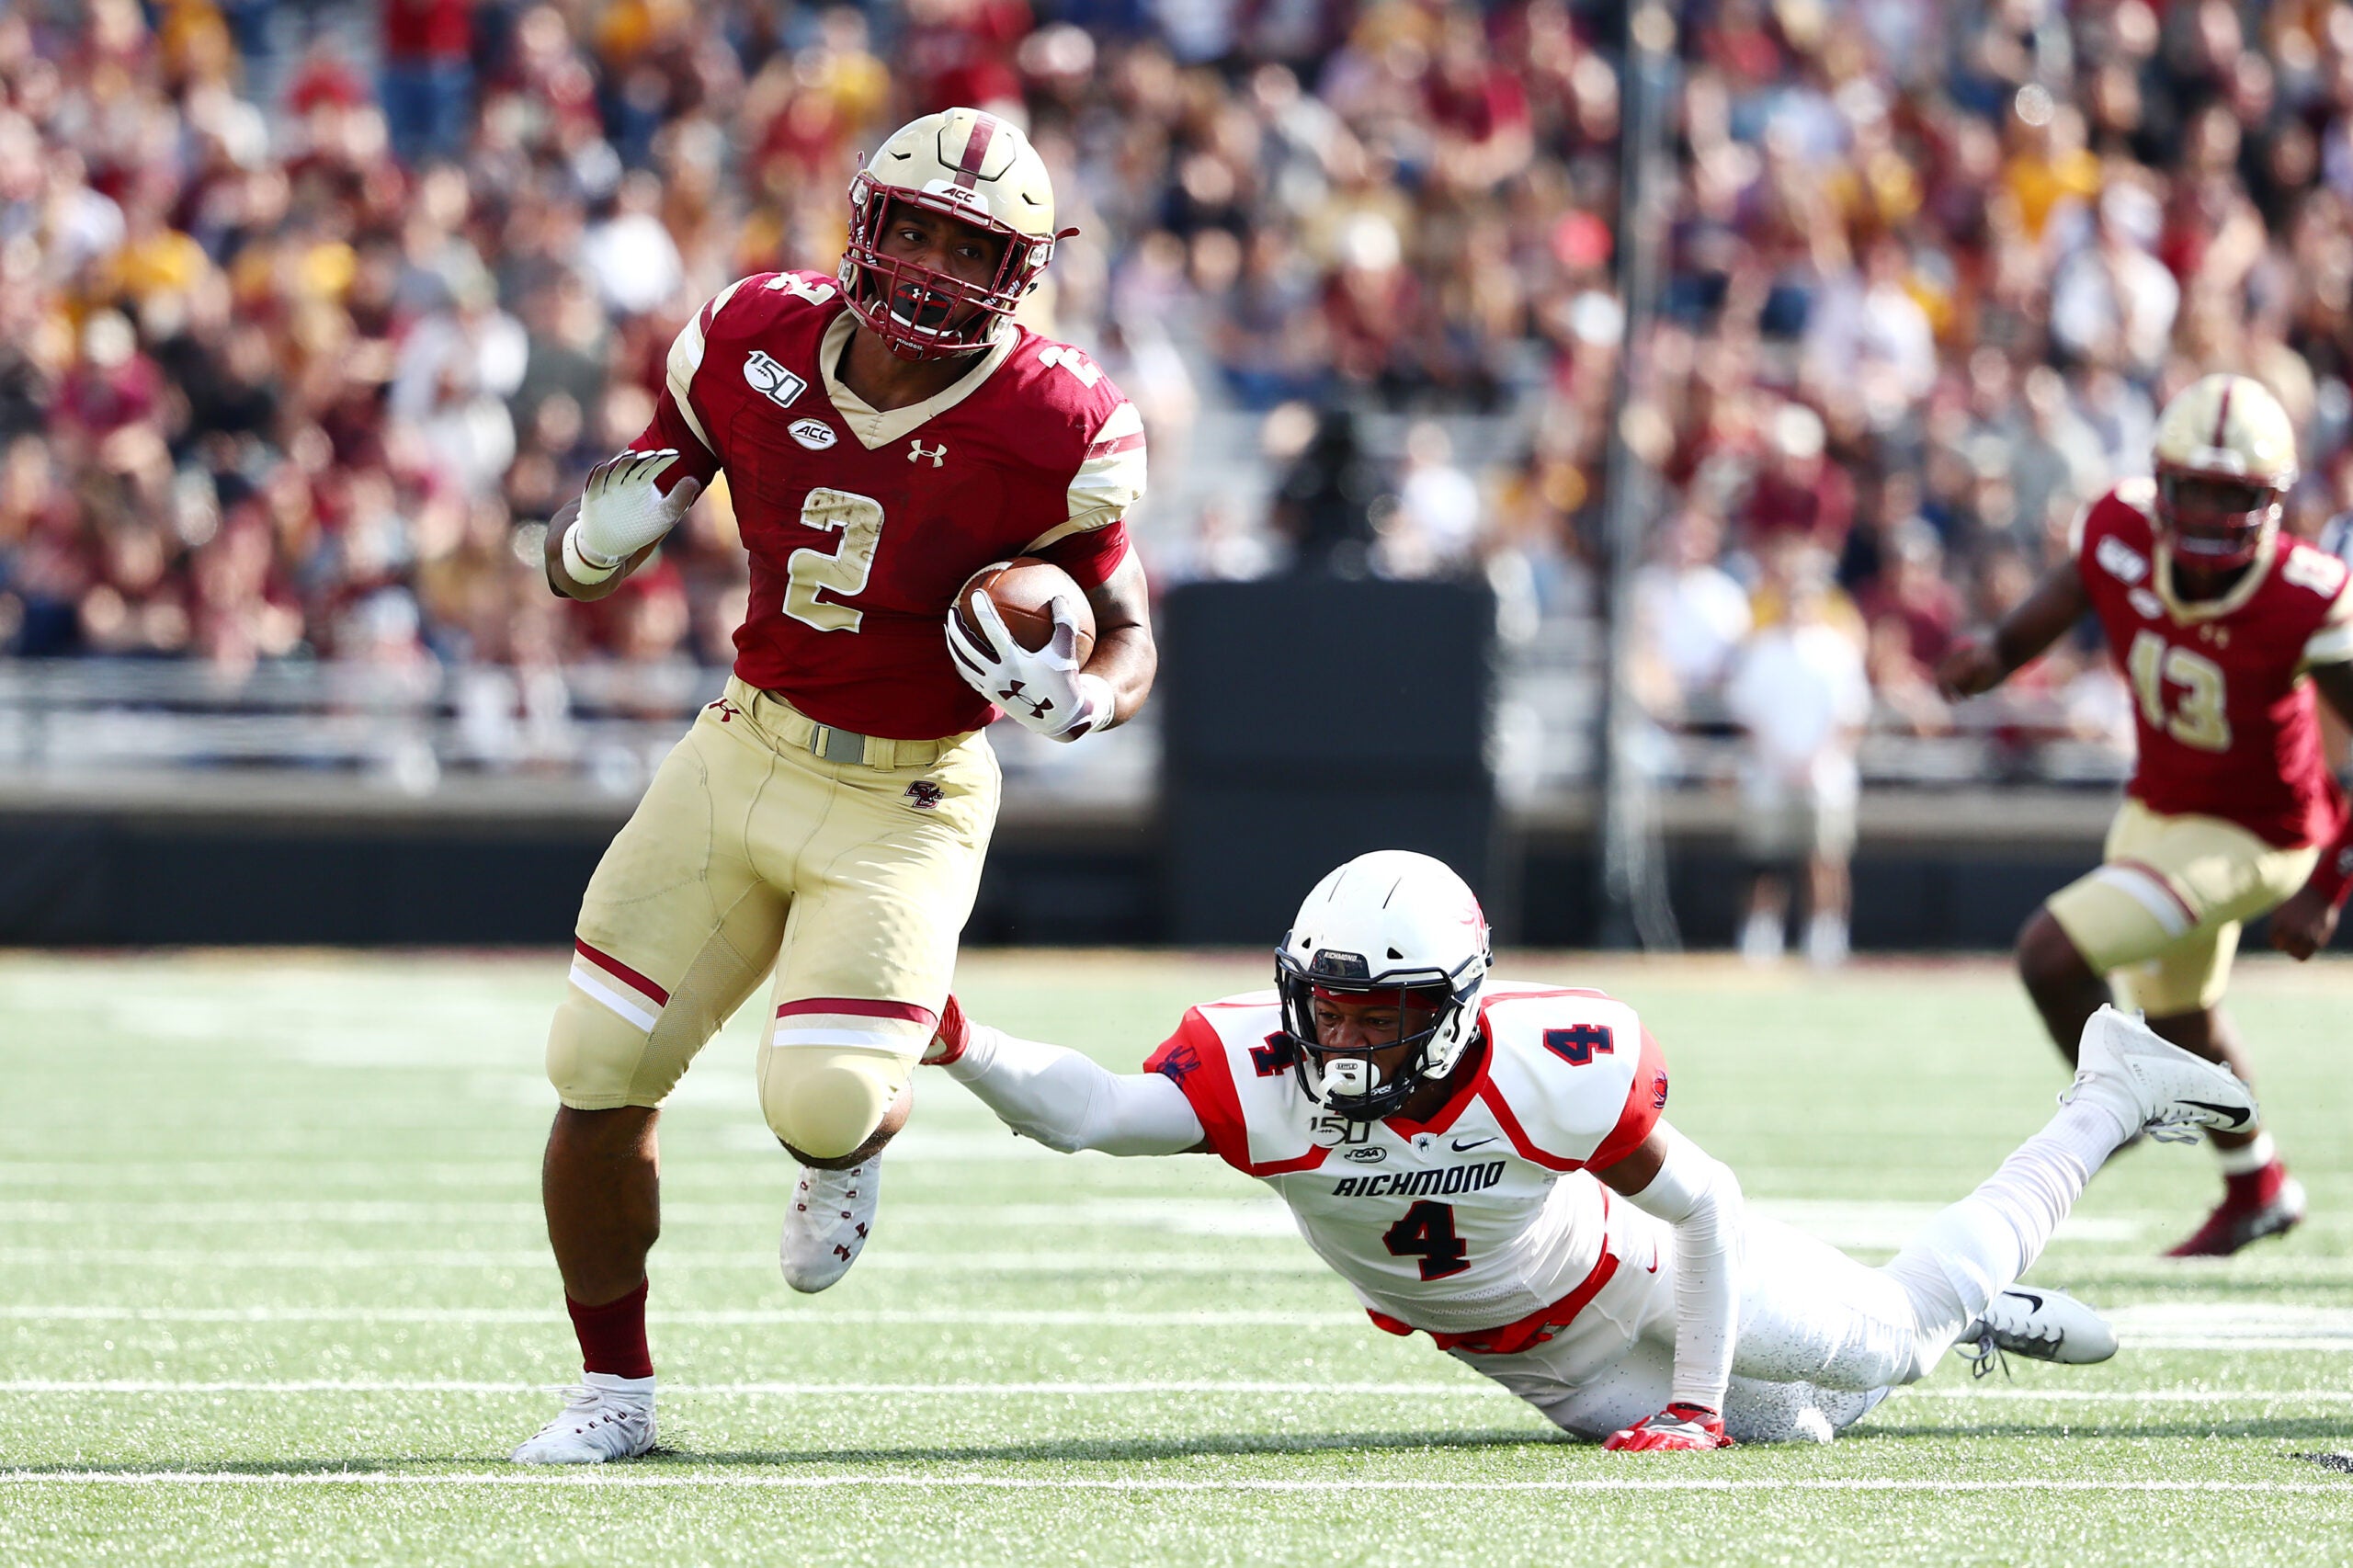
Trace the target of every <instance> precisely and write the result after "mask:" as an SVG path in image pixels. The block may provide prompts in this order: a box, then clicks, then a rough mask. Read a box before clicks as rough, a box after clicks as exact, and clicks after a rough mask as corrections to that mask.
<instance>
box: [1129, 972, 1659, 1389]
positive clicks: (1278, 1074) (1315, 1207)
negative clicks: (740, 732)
mask: <svg viewBox="0 0 2353 1568" xmlns="http://www.w3.org/2000/svg"><path fill="white" fill-rule="evenodd" d="M1480 1020H1481V1028H1480V1037H1479V1039H1478V1040H1475V1041H1473V1043H1472V1046H1471V1048H1470V1049H1471V1051H1472V1054H1471V1055H1469V1056H1466V1057H1465V1059H1464V1064H1463V1066H1462V1067H1461V1068H1458V1069H1457V1072H1458V1074H1459V1075H1460V1076H1461V1085H1460V1086H1459V1087H1458V1089H1457V1090H1456V1092H1455V1093H1454V1094H1453V1096H1451V1097H1450V1098H1449V1100H1448V1101H1447V1103H1446V1105H1445V1106H1444V1108H1441V1109H1440V1110H1438V1112H1437V1113H1436V1114H1435V1115H1434V1116H1432V1117H1431V1118H1430V1119H1429V1120H1428V1121H1427V1122H1415V1121H1409V1120H1407V1119H1404V1118H1403V1117H1394V1116H1392V1117H1391V1118H1389V1119H1387V1120H1385V1121H1379V1122H1370V1123H1368V1122H1352V1121H1348V1120H1346V1119H1342V1118H1339V1117H1336V1116H1331V1115H1328V1114H1326V1113H1325V1112H1324V1109H1323V1108H1322V1107H1321V1106H1320V1105H1318V1104H1317V1103H1316V1102H1315V1101H1314V1100H1313V1099H1311V1098H1309V1097H1308V1095H1307V1093H1306V1091H1305V1089H1304V1088H1302V1085H1301V1084H1300V1080H1299V1075H1298V1074H1297V1073H1295V1072H1294V1071H1293V1070H1292V1067H1293V1055H1292V1052H1291V1051H1290V1047H1289V1043H1288V1037H1287V1036H1285V1035H1284V1033H1283V1032H1282V1017H1281V1011H1280V1008H1279V1006H1278V1005H1277V1002H1276V998H1275V994H1274V993H1273V992H1271V991H1268V992H1263V993H1258V994H1251V995H1247V996H1238V997H1234V998H1232V999H1230V1000H1228V1001H1223V1002H1212V1003H1210V1004H1208V1005H1206V1006H1199V1007H1196V1008H1194V1009H1192V1010H1191V1011H1190V1012H1188V1013H1187V1014H1186V1015H1185V1021H1184V1022H1183V1024H1181V1025H1180V1026H1179V1027H1178V1028H1177V1030H1176V1034H1175V1035H1173V1036H1172V1037H1170V1038H1169V1040H1167V1041H1166V1043H1165V1044H1163V1045H1162V1046H1161V1047H1160V1049H1159V1050H1158V1051H1155V1052H1154V1054H1153V1056H1152V1059H1151V1060H1150V1061H1148V1062H1145V1063H1144V1069H1145V1071H1147V1072H1153V1073H1159V1074H1164V1075H1165V1076H1166V1077H1168V1078H1169V1079H1171V1080H1172V1081H1174V1082H1175V1083H1176V1086H1177V1087H1178V1088H1180V1089H1182V1090H1183V1091H1184V1094H1185V1097H1186V1099H1187V1100H1188V1102H1190V1104H1191V1105H1192V1108H1193V1110H1194V1113H1195V1114H1196V1115H1198V1116H1199V1118H1200V1122H1201V1127H1202V1129H1203V1131H1204V1133H1205V1135H1206V1137H1207V1139H1208V1142H1209V1145H1210V1148H1211V1152H1212V1153H1216V1154H1217V1155H1218V1156H1219V1157H1220V1158H1222V1159H1223V1160H1224V1161H1225V1162H1226V1164H1228V1165H1232V1166H1233V1168H1234V1169H1236V1170H1239V1171H1245V1172H1247V1173H1248V1174H1249V1175H1251V1176H1256V1177H1258V1178H1259V1179H1261V1180H1263V1181H1265V1182H1266V1183H1267V1185H1269V1186H1270V1187H1274V1188H1275V1190H1276V1191H1278V1192H1279V1193H1280V1194H1281V1195H1282V1198H1283V1200H1284V1201H1285V1202H1286V1203H1288V1204H1289V1205H1290V1210H1291V1215H1292V1217H1293V1219H1294V1220H1295V1221H1297V1223H1298V1225H1299V1229H1300V1233H1301V1234H1302V1235H1303V1236H1305V1237H1306V1238H1307V1244H1308V1245H1309V1246H1311V1247H1313V1248H1314V1249H1315V1251H1316V1253H1317V1255H1318V1256H1321V1257H1322V1258H1323V1259H1324V1262H1325V1263H1327V1264H1329V1265H1331V1266H1332V1267H1333V1268H1334V1269H1336V1270H1337V1271H1338V1272H1339V1273H1340V1275H1341V1276H1342V1277H1343V1278H1346V1279H1347V1281H1348V1283H1349V1284H1350V1285H1352V1286H1354V1287H1355V1288H1356V1291H1357V1294H1358V1296H1359V1297H1360V1298H1361V1299H1362V1300H1363V1301H1364V1304H1365V1306H1366V1308H1367V1309H1368V1310H1369V1311H1370V1312H1371V1313H1372V1316H1373V1319H1374V1321H1375V1322H1377V1323H1380V1324H1381V1326H1382V1327H1384V1328H1388V1329H1391V1330H1392V1331H1393V1332H1395V1333H1399V1334H1404V1333H1407V1332H1410V1331H1411V1330H1413V1329H1424V1330H1427V1331H1428V1332H1430V1333H1431V1334H1432V1335H1434V1336H1435V1337H1436V1338H1438V1342H1439V1343H1440V1344H1442V1345H1449V1346H1453V1345H1461V1346H1465V1347H1466V1348H1470V1349H1474V1350H1478V1349H1493V1350H1499V1351H1507V1350H1516V1349H1519V1348H1523V1347H1524V1346H1526V1345H1529V1344H1531V1343H1534V1342H1535V1341H1536V1340H1537V1339H1540V1338H1542V1337H1545V1336H1546V1335H1547V1333H1548V1332H1549V1330H1550V1329H1552V1328H1554V1327H1558V1326H1560V1325H1561V1324H1565V1323H1566V1322H1567V1321H1569V1319H1570V1318H1572V1317H1574V1315H1575V1313H1576V1312H1577V1311H1578V1310H1580V1309H1581V1308H1582V1307H1583V1306H1584V1305H1585V1303H1586V1301H1589V1300H1590V1299H1591V1298H1592V1297H1593V1295H1594V1294H1596V1293H1597V1292H1598V1291H1599V1290H1600V1289H1601V1287H1602V1286H1603V1285H1605V1284H1607V1283H1608V1280H1609V1278H1611V1276H1612V1275H1613V1274H1614V1273H1615V1272H1616V1270H1617V1269H1618V1268H1619V1267H1620V1266H1621V1265H1624V1266H1628V1267H1635V1268H1643V1267H1650V1268H1655V1267H1656V1266H1657V1262H1658V1259H1657V1256H1656V1255H1655V1252H1654V1250H1653V1249H1654V1242H1653V1240H1652V1238H1653V1237H1654V1233H1655V1227H1654V1226H1650V1225H1641V1226H1628V1227H1624V1228H1623V1229H1624V1234H1623V1235H1621V1236H1620V1237H1619V1238H1617V1240H1616V1242H1615V1243H1614V1244H1613V1241H1612V1238H1611V1236H1610V1231H1611V1220H1610V1213H1611V1211H1610V1207H1609V1203H1608V1196H1607V1194H1606V1193H1605V1192H1604V1191H1603V1189H1602V1187H1601V1185H1600V1184H1599V1183H1598V1182H1597V1181H1595V1180H1593V1179H1592V1178H1591V1177H1590V1176H1586V1175H1585V1174H1584V1173H1585V1172H1586V1170H1588V1169H1600V1168H1603V1167H1605V1166H1608V1165H1613V1164H1615V1163H1616V1162H1618V1161H1619V1160H1620V1159H1623V1158H1624V1157H1625V1156H1626V1155H1627V1154H1628V1153H1631V1151H1632V1150H1633V1149H1634V1148H1635V1147H1636V1146H1638V1145H1639V1144H1640V1143H1641V1142H1643V1139H1644V1138H1645V1137H1647V1136H1648V1135H1649V1133H1650V1130H1651V1128H1652V1127H1653V1126H1654V1125H1655V1124H1656V1122H1657V1120H1658V1117H1659V1112H1660V1111H1661V1109H1663V1108H1665V1104H1666V1068H1665V1064H1664V1063H1663V1062H1661V1060H1660V1058H1659V1052H1658V1047H1657V1045H1656V1043H1655V1042H1654V1041H1653V1040H1652V1039H1651V1038H1650V1035H1649V1033H1648V1032H1647V1031H1646V1030H1644V1029H1643V1027H1642V1024H1641V1022H1640V1021H1639V1020H1638V1019H1637V1018H1636V1017H1635V1016H1634V1012H1633V1009H1631V1007H1628V1006H1625V1005H1624V1004H1623V1003H1621V1002H1616V1001H1613V1000H1611V999H1610V998H1608V997H1607V996H1604V995H1602V994H1600V993H1598V992H1594V991H1565V990H1560V989H1557V988H1554V987H1550V986H1540V985H1522V984H1514V983H1496V982H1493V981H1491V982H1489V983H1488V984H1487V986H1486V988H1485V992H1484V996H1483V1002H1482V1004H1481V1007H1480ZM1619 1212H1620V1214H1623V1213H1625V1212H1626V1211H1625V1210H1620V1211H1619ZM1630 1244H1631V1247H1630ZM1629 1250H1631V1251H1633V1252H1636V1253H1639V1256H1631V1257H1628V1256H1621V1254H1624V1253H1626V1252H1628V1251H1629Z"/></svg>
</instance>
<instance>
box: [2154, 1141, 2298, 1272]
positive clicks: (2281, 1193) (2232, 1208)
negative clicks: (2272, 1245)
mask: <svg viewBox="0 0 2353 1568" xmlns="http://www.w3.org/2000/svg"><path fill="white" fill-rule="evenodd" d="M2303 1217H2304V1184H2303V1183H2302V1182H2300V1181H2298V1180H2297V1179H2296V1178H2295V1177H2294V1176H2290V1175H2289V1174H2288V1167H2287V1165H2285V1164H2283V1163H2282V1162H2280V1161H2279V1160H2274V1161H2272V1162H2271V1163H2270V1164H2269V1165H2266V1166H2264V1167H2263V1168H2262V1169H2261V1170H2259V1171H2245V1172H2242V1173H2240V1174H2238V1175H2236V1176H2224V1177H2223V1178H2222V1202H2220V1203H2218V1204H2216V1205H2215V1206H2214V1211H2213V1212H2212V1213H2211V1214H2209V1215H2207V1216H2206V1222H2205V1223H2204V1224H2202V1225H2200V1226H2199V1227H2198V1229H2197V1230H2195V1231H2193V1232H2191V1233H2190V1235H2189V1238H2188V1240H2187V1241H2184V1242H2183V1243H2182V1244H2180V1245H2178V1246H2176V1247H2174V1248H2172V1249H2171V1250H2170V1251H2168V1252H2167V1253H2166V1254H2165V1256H2167V1257H2228V1256H2231V1254H2233V1253H2234V1252H2236V1251H2238V1250H2239V1248H2241V1247H2243V1246H2245V1245H2247V1244H2249V1243H2251V1242H2259V1241H2261V1240H2262V1239H2263V1238H2264V1237H2266V1236H2278V1235H2284V1234H2286V1233H2288V1232H2290V1231H2292V1230H2294V1229H2295V1228H2296V1226H2297V1224H2298V1223H2299V1222H2300V1221H2302V1219H2303Z"/></svg>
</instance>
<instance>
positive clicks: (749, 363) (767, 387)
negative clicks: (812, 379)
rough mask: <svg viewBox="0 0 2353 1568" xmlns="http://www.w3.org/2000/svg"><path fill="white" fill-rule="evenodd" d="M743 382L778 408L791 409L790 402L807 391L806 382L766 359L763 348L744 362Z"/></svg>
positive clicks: (765, 352) (807, 384)
mask: <svg viewBox="0 0 2353 1568" xmlns="http://www.w3.org/2000/svg"><path fill="white" fill-rule="evenodd" d="M744 380H745V381H748V382H750V383H751V387H752V390H753V391H754V392H757V393H759V394H760V395H761V396H762V397H764V398H766V399H767V400H768V401H769V402H770V403H774V404H776V405H777V406H778V407H779V408H790V407H791V406H792V400H793V399H794V398H796V397H799V396H800V395H801V393H802V392H807V391H808V390H809V383H808V382H807V381H802V380H801V378H800V377H799V376H796V375H794V374H793V373H792V372H791V371H790V370H788V369H785V368H784V367H783V366H781V365H779V364H778V363H777V362H776V361H775V360H774V359H771V358H768V354H767V350H766V349H764V348H755V349H753V350H752V357H751V358H748V359H746V360H745V361H744Z"/></svg>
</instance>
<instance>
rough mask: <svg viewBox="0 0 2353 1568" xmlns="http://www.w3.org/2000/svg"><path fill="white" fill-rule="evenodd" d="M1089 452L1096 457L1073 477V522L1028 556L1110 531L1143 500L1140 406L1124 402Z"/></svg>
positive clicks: (1035, 544) (1043, 537)
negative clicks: (1079, 537) (1074, 537)
mask: <svg viewBox="0 0 2353 1568" xmlns="http://www.w3.org/2000/svg"><path fill="white" fill-rule="evenodd" d="M1088 451H1089V452H1090V453H1091V454H1092V455H1090V456H1089V457H1087V458H1086V460H1085V461H1083V462H1081V463H1080V464H1079V465H1078V472H1076V473H1074V474H1073V475H1071V481H1070V493H1069V505H1070V516H1069V517H1068V518H1067V519H1066V520H1065V521H1063V522H1062V523H1059V524H1056V525H1055V526H1054V527H1052V528H1048V529H1047V530H1046V531H1045V532H1044V533H1042V534H1040V535H1039V536H1038V537H1037V538H1036V539H1034V540H1030V541H1029V544H1028V545H1027V546H1026V547H1024V549H1023V551H1022V553H1024V554H1025V555H1035V554H1036V553H1037V552H1038V551H1041V550H1044V549H1045V548H1047V547H1048V546H1049V545H1052V544H1055V543H1058V542H1060V541H1061V540H1066V539H1069V538H1070V537H1071V536H1072V535H1074V534H1083V533H1092V532H1094V531H1095V530H1096V529H1097V528H1108V527H1110V526H1111V525H1112V524H1113V523H1116V522H1118V521H1119V520H1120V518H1121V517H1125V516H1126V515H1127V512H1128V508H1129V507H1131V506H1134V505H1135V504H1136V503H1137V502H1138V501H1140V500H1142V498H1143V487H1144V471H1145V464H1144V440H1143V417H1142V415H1139V414H1138V413H1136V407H1135V404H1133V403H1121V404H1120V406H1119V407H1117V408H1115V409H1113V410H1112V411H1111V414H1110V416H1109V417H1108V418H1107V419H1105V420H1104V421H1103V425H1102V427H1101V428H1100V429H1099V430H1097V432H1096V436H1095V439H1094V442H1093V444H1092V445H1091V446H1090V447H1089V448H1088Z"/></svg>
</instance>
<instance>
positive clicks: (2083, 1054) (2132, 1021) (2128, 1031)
mask: <svg viewBox="0 0 2353 1568" xmlns="http://www.w3.org/2000/svg"><path fill="white" fill-rule="evenodd" d="M2077 1099H2090V1100H2092V1101H2093V1102H2094V1103H2096V1104H2098V1105H2101V1106H2104V1107H2106V1108H2109V1109H2110V1110H2112V1111H2114V1112H2115V1113H2116V1115H2117V1118H2118V1119H2119V1120H2120V1121H2122V1122H2123V1123H2124V1127H2125V1131H2127V1132H2131V1131H2133V1130H2135V1129H2145V1130H2146V1131H2147V1132H2148V1134H2149V1136H2150V1137H2152V1138H2154V1139H2156V1140H2157V1141H2158V1142H2163V1143H2191V1142H2197V1139H2198V1134H2197V1132H2196V1131H2194V1130H2195V1129H2197V1128H2201V1127H2211V1128H2213V1129H2216V1130H2217V1131H2223V1132H2239V1131H2245V1129H2247V1128H2250V1127H2253V1126H2254V1125H2255V1124H2256V1104H2255V1092H2254V1091H2253V1090H2251V1089H2249V1088H2248V1087H2247V1086H2246V1085H2245V1084H2244V1083H2242V1082H2241V1081H2240V1080H2239V1076H2238V1074H2235V1073H2234V1072H2232V1071H2231V1070H2230V1069H2229V1068H2227V1067H2225V1066H2223V1065H2222V1064H2221V1063H2220V1062H2209V1061H2207V1060H2206V1059H2205V1058H2203V1057H2200V1056H2192V1055H2191V1054H2190V1053H2189V1052H2188V1051H2184V1050H2182V1049H2181V1047H2179V1046H2177V1045H2176V1044H2174V1043H2173V1042H2172V1041H2170V1040H2162V1039H2160V1038H2158V1036H2157V1034H2156V1032H2155V1031H2154V1030H2153V1029H2151V1028H2149V1026H2148V1025H2146V1024H2144V1023H2143V1022H2142V1021H2141V1020H2140V1019H2139V1018H2137V1017H2126V1016H2125V1015H2124V1014H2122V1013H2120V1012H2118V1011H2117V1010H2116V1009H2115V1008H2113V1007H2102V1008H2101V1009H2100V1010H2099V1011H2098V1012H2097V1013H2094V1014H2093V1015H2092V1016H2091V1021H2090V1022H2088V1023H2086V1024H2085V1025H2084V1038H2083V1043H2082V1044H2081V1045H2080V1046H2079V1047H2078V1048H2077V1050H2076V1053H2075V1082H2074V1083H2073V1084H2071V1085H2068V1086H2067V1087H2066V1088H2065V1089H2063V1090H2062V1091H2060V1095H2059V1103H2060V1104H2061V1105H2067V1104H2071V1103H2072V1102H2074V1101H2075V1100H2077Z"/></svg>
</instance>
